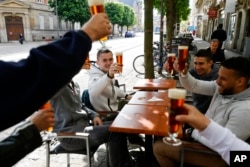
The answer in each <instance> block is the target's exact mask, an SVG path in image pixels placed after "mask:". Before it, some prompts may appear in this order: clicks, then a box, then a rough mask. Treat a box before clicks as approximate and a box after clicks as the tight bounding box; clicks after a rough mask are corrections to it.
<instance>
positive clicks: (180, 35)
mask: <svg viewBox="0 0 250 167" xmlns="http://www.w3.org/2000/svg"><path fill="white" fill-rule="evenodd" d="M178 38H188V39H189V40H190V41H191V42H192V41H193V40H194V38H193V35H192V33H189V32H185V33H179V34H178Z"/></svg>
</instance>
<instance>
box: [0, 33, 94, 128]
mask: <svg viewBox="0 0 250 167" xmlns="http://www.w3.org/2000/svg"><path fill="white" fill-rule="evenodd" d="M91 44H92V41H91V39H90V38H89V37H88V36H87V35H86V34H85V33H84V32H83V31H71V32H68V33H66V34H65V35H64V37H63V38H62V39H60V40H58V41H56V42H52V43H50V44H48V45H44V46H40V47H38V48H34V49H31V50H30V55H29V57H28V58H27V59H23V60H21V61H19V62H3V61H0V80H1V81H0V89H1V90H0V92H1V93H0V107H1V109H0V111H1V115H2V116H1V118H0V124H1V126H0V130H3V129H6V128H8V127H10V126H12V125H14V124H16V123H18V122H20V121H22V120H24V119H25V118H27V117H28V116H29V115H31V114H32V113H33V112H34V111H36V110H37V109H38V108H39V107H40V106H42V104H44V103H45V102H46V101H47V100H48V99H50V98H51V97H52V96H53V95H54V94H55V93H56V92H57V91H58V90H59V89H60V88H62V87H63V86H64V85H66V84H67V83H68V82H69V81H70V80H71V79H72V77H73V76H74V75H75V74H77V73H78V72H79V70H80V69H81V67H82V65H83V63H84V61H85V58H86V55H87V54H88V52H89V51H90V49H91Z"/></svg>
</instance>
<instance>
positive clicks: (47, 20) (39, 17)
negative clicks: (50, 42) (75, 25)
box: [0, 0, 72, 42]
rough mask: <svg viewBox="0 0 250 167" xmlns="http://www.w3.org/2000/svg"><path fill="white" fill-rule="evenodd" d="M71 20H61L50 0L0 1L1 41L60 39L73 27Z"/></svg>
mask: <svg viewBox="0 0 250 167" xmlns="http://www.w3.org/2000/svg"><path fill="white" fill-rule="evenodd" d="M70 26H71V23H70V22H64V21H59V20H58V19H57V17H56V16H55V15H54V14H53V13H52V9H50V7H49V5H48V0H4V1H0V42H10V41H17V40H18V39H19V35H20V34H23V36H24V38H25V40H26V41H39V40H45V39H58V38H60V37H61V36H62V35H63V34H64V33H65V32H66V31H68V30H70V29H72V28H71V27H70Z"/></svg>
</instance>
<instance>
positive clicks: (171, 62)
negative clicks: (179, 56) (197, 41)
mask: <svg viewBox="0 0 250 167" xmlns="http://www.w3.org/2000/svg"><path fill="white" fill-rule="evenodd" d="M174 61H175V53H168V72H169V73H170V74H171V76H172V75H173V74H174Z"/></svg>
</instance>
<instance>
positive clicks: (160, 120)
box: [109, 104, 168, 167]
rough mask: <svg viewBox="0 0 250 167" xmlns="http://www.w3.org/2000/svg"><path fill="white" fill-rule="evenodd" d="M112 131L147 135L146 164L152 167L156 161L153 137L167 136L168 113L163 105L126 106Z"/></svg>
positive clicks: (111, 127)
mask: <svg viewBox="0 0 250 167" xmlns="http://www.w3.org/2000/svg"><path fill="white" fill-rule="evenodd" d="M109 130H110V131H112V132H123V133H135V134H140V133H143V134H146V136H145V164H146V167H151V166H152V162H153V161H155V158H154V155H153V148H152V145H153V139H152V135H157V136H166V135H167V130H168V113H167V111H166V106H162V105H156V106H154V105H133V104H127V105H125V106H124V107H123V108H122V110H121V111H120V113H119V114H118V116H117V117H116V118H115V120H114V121H113V123H112V124H111V126H110V128H109Z"/></svg>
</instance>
